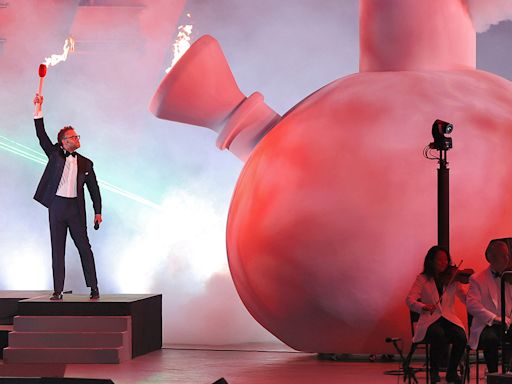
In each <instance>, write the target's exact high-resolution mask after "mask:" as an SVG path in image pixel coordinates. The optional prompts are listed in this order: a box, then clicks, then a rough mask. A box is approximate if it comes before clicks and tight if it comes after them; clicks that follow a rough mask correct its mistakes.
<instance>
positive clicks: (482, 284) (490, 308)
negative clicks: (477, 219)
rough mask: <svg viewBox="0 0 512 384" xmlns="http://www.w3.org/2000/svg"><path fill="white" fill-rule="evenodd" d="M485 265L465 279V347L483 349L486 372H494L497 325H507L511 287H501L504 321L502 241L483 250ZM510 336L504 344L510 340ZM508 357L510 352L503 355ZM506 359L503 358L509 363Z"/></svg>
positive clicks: (506, 255)
mask: <svg viewBox="0 0 512 384" xmlns="http://www.w3.org/2000/svg"><path fill="white" fill-rule="evenodd" d="M485 258H486V260H487V261H488V263H489V266H488V267H487V268H486V269H484V270H483V271H481V272H479V273H476V274H474V275H473V276H471V278H470V279H469V290H468V294H467V297H466V305H467V309H468V313H469V314H470V315H471V316H473V320H472V323H471V328H470V331H469V334H470V335H469V346H470V347H471V348H472V349H476V348H477V346H478V348H481V349H483V350H484V357H485V362H486V364H487V370H488V372H489V373H494V372H497V371H498V346H499V345H500V334H501V324H502V323H503V322H504V323H505V324H506V327H507V329H508V328H509V327H510V323H511V319H510V316H511V313H512V285H511V284H506V286H505V310H506V314H505V318H504V319H503V318H502V317H501V279H500V277H501V274H502V273H503V271H505V270H506V269H507V267H508V265H509V263H510V250H509V247H508V245H507V243H506V242H505V241H503V240H492V241H491V242H490V243H489V245H488V246H487V249H486V251H485ZM510 336H511V335H510V333H508V334H507V336H506V338H507V341H510V339H511V337H510ZM506 355H510V353H508V352H507V353H506ZM509 357H510V356H506V357H505V361H507V362H508V361H509Z"/></svg>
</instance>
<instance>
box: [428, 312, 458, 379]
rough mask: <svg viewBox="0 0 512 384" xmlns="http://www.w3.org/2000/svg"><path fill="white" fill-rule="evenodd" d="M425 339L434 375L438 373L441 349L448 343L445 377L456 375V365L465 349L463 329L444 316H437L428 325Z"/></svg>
mask: <svg viewBox="0 0 512 384" xmlns="http://www.w3.org/2000/svg"><path fill="white" fill-rule="evenodd" d="M425 341H427V342H428V343H429V344H430V369H431V372H432V373H433V374H434V375H439V364H440V359H441V356H442V354H443V351H445V350H446V346H447V345H448V344H451V345H452V349H451V352H450V358H449V360H448V369H447V371H446V377H447V379H448V378H454V377H456V376H457V367H458V365H459V363H460V360H461V358H462V356H463V355H464V351H465V349H466V344H467V337H466V332H464V329H462V328H461V327H459V326H458V325H455V324H453V323H452V322H450V321H448V320H446V319H445V318H444V317H441V318H439V319H438V320H437V321H436V322H435V323H433V324H431V325H430V327H428V330H427V335H426V336H425Z"/></svg>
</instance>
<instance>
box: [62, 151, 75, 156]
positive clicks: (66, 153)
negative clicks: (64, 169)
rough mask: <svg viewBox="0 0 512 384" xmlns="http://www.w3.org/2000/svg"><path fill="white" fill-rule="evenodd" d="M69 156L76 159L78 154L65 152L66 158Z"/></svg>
mask: <svg viewBox="0 0 512 384" xmlns="http://www.w3.org/2000/svg"><path fill="white" fill-rule="evenodd" d="M69 155H71V156H73V157H76V152H68V151H64V156H66V157H68V156H69Z"/></svg>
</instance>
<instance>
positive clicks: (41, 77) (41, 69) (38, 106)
mask: <svg viewBox="0 0 512 384" xmlns="http://www.w3.org/2000/svg"><path fill="white" fill-rule="evenodd" d="M45 76H46V65H44V64H39V87H38V88H37V95H38V96H39V97H42V96H43V82H44V77H45ZM40 111H41V102H39V103H37V104H36V108H35V111H34V116H36V115H37V114H38V112H40Z"/></svg>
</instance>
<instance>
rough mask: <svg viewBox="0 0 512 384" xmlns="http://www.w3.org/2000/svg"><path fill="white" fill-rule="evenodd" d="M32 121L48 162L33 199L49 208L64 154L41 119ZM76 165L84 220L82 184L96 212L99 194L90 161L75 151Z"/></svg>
mask: <svg viewBox="0 0 512 384" xmlns="http://www.w3.org/2000/svg"><path fill="white" fill-rule="evenodd" d="M34 123H35V126H36V135H37V138H38V139H39V144H40V145H41V148H43V151H44V153H46V156H48V164H47V165H46V168H45V170H44V173H43V176H42V177H41V180H40V181H39V185H38V186H37V190H36V193H35V195H34V199H35V200H37V201H38V202H40V203H41V204H43V205H44V206H45V207H48V208H49V207H50V206H51V204H52V201H53V199H54V198H55V193H56V192H57V188H58V187H59V182H60V179H61V177H62V172H63V170H64V164H65V163H66V156H64V151H63V149H62V148H61V146H60V145H59V144H52V142H51V140H50V138H49V137H48V135H47V134H46V131H45V129H44V121H43V119H42V118H40V119H34ZM77 166H78V172H77V178H76V182H77V186H76V187H77V188H76V193H77V198H78V206H79V209H80V214H81V215H82V218H83V220H84V222H85V199H84V184H86V185H87V189H88V190H89V194H90V195H91V199H92V203H93V207H94V213H96V214H101V195H100V189H99V187H98V181H97V180H96V174H95V173H94V169H93V163H92V161H91V160H89V159H88V158H87V157H84V156H82V155H80V154H79V153H77Z"/></svg>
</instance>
